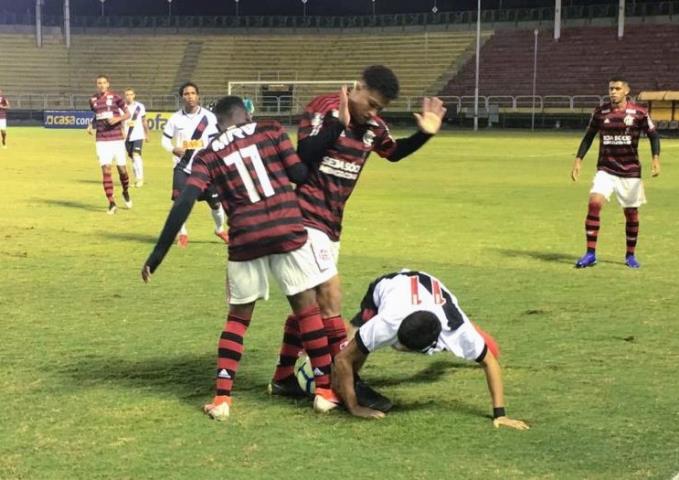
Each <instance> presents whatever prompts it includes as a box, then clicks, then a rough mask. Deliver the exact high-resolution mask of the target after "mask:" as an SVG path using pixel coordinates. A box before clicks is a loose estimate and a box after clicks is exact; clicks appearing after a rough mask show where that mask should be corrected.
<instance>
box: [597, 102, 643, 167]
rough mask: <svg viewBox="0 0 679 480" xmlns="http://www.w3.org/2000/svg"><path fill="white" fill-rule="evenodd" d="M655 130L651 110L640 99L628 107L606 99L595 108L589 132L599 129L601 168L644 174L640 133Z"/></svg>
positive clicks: (628, 104) (629, 103)
mask: <svg viewBox="0 0 679 480" xmlns="http://www.w3.org/2000/svg"><path fill="white" fill-rule="evenodd" d="M654 130H655V125H653V121H652V120H651V117H650V116H649V115H648V111H647V110H646V109H645V108H644V107H642V106H640V105H637V104H636V103H633V102H630V101H628V102H627V105H626V106H625V107H624V108H613V106H612V105H611V104H610V103H605V104H603V105H601V106H599V107H597V108H595V109H594V113H593V114H592V118H591V119H590V121H589V126H588V133H597V132H598V133H599V160H598V162H597V170H603V171H605V172H608V173H610V174H612V175H617V176H619V177H628V178H639V177H641V164H640V163H639V152H638V146H639V136H640V135H641V133H642V132H644V133H646V134H647V133H649V132H653V131H654Z"/></svg>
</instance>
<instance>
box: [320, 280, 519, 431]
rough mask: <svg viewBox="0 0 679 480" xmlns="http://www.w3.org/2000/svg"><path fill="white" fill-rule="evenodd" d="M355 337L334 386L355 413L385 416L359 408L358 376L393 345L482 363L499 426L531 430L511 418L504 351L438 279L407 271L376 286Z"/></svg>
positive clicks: (354, 322) (364, 303) (338, 363)
mask: <svg viewBox="0 0 679 480" xmlns="http://www.w3.org/2000/svg"><path fill="white" fill-rule="evenodd" d="M351 323H352V325H354V326H355V327H358V330H357V331H356V334H355V335H354V338H352V339H351V341H350V342H349V343H348V344H347V346H346V347H345V348H344V349H343V350H342V351H341V352H340V353H339V354H338V355H337V356H336V357H335V360H334V366H335V369H334V379H333V383H334V386H335V388H336V390H337V392H338V393H339V394H340V396H341V397H342V399H343V400H344V405H345V406H346V407H347V409H348V410H349V412H350V413H352V414H353V415H356V416H360V417H369V418H380V417H383V416H384V413H383V412H381V411H379V410H375V409H371V408H368V407H363V406H360V405H359V404H358V401H357V399H356V391H355V386H354V375H355V374H356V373H357V372H358V371H359V370H360V368H361V367H362V366H363V363H364V362H365V360H366V358H367V357H368V355H369V354H370V353H372V352H374V351H376V350H378V349H380V348H382V347H386V346H390V347H393V348H395V349H397V350H401V351H414V352H421V353H424V354H427V355H431V354H434V353H437V352H442V351H448V352H451V353H453V354H454V355H456V356H457V357H460V358H463V359H465V360H471V361H476V362H478V363H480V364H481V366H482V367H483V369H484V372H485V374H486V380H487V383H488V389H489V392H490V396H491V399H492V403H493V424H494V425H495V426H496V427H500V426H501V425H504V426H507V427H511V428H515V429H517V430H525V429H528V428H529V427H528V425H527V424H526V423H524V422H523V421H521V420H514V419H511V418H509V417H507V416H506V413H505V408H504V390H503V384H502V374H501V370H500V365H499V363H498V361H497V359H496V356H497V355H498V354H499V353H498V352H499V349H498V347H497V344H496V343H495V341H494V339H493V338H492V337H491V336H490V335H488V334H487V333H486V332H484V331H482V330H481V329H479V328H478V327H477V326H475V325H474V324H472V322H471V321H470V320H469V319H468V318H467V316H466V315H465V313H464V312H463V311H462V309H461V308H460V307H459V305H458V302H457V298H455V296H454V295H453V294H452V293H450V291H449V290H448V289H447V288H446V287H445V286H444V285H443V283H442V282H441V281H440V280H438V279H437V278H435V277H433V276H431V275H429V274H426V273H422V272H415V271H411V270H401V271H400V272H397V273H391V274H388V275H384V276H382V277H379V278H378V279H376V280H375V281H373V282H372V283H371V284H370V287H369V288H368V292H367V293H366V295H365V297H364V298H363V301H362V302H361V311H360V312H359V313H358V314H357V315H356V316H355V317H354V319H353V320H352V322H351Z"/></svg>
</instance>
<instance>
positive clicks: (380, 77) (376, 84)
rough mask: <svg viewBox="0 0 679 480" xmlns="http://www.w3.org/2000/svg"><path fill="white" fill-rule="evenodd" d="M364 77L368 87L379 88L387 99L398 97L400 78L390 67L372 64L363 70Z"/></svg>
mask: <svg viewBox="0 0 679 480" xmlns="http://www.w3.org/2000/svg"><path fill="white" fill-rule="evenodd" d="M362 78H363V81H364V82H365V84H366V85H367V86H368V88H371V89H373V90H377V91H378V92H380V93H381V94H382V95H383V96H384V98H386V99H387V100H395V99H396V98H398V91H399V85H398V78H396V75H395V74H394V72H392V71H391V69H390V68H388V67H385V66H384V65H372V66H370V67H368V68H366V69H365V70H363V74H362Z"/></svg>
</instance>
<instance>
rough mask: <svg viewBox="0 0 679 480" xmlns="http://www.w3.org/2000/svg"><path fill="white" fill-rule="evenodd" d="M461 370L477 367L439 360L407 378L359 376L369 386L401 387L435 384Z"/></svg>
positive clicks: (367, 374)
mask: <svg viewBox="0 0 679 480" xmlns="http://www.w3.org/2000/svg"><path fill="white" fill-rule="evenodd" d="M462 368H478V367H477V366H476V365H470V364H465V363H451V362H448V361H445V360H439V361H436V362H432V363H430V364H429V365H427V367H426V368H424V369H422V370H420V371H418V372H415V373H413V374H411V375H408V376H403V377H394V376H393V375H390V376H389V377H379V376H375V375H373V374H372V372H371V373H366V374H365V375H364V374H361V377H362V378H364V380H365V381H366V382H369V383H370V385H372V386H374V387H391V386H394V385H401V384H402V383H409V384H410V383H412V384H418V383H431V382H436V381H438V380H439V379H441V377H443V376H444V375H446V374H448V373H454V372H455V370H459V369H462Z"/></svg>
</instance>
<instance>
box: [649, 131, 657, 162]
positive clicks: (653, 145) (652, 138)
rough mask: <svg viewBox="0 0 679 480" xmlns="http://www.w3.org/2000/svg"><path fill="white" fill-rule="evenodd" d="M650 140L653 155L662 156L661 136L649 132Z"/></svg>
mask: <svg viewBox="0 0 679 480" xmlns="http://www.w3.org/2000/svg"><path fill="white" fill-rule="evenodd" d="M648 139H649V140H650V141H651V155H653V156H654V157H655V156H656V155H660V135H659V134H658V132H656V131H655V130H653V131H652V132H648Z"/></svg>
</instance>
